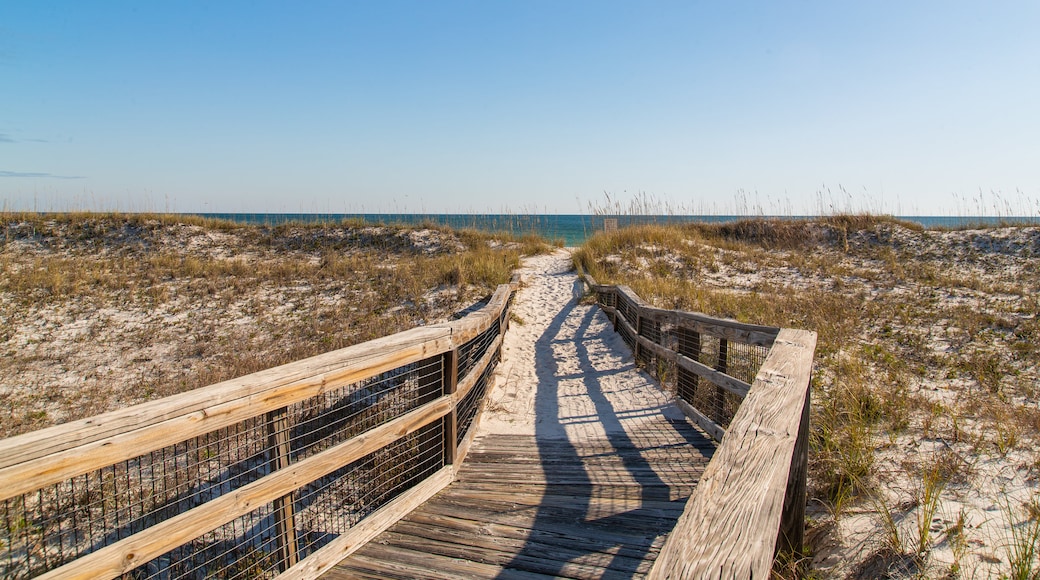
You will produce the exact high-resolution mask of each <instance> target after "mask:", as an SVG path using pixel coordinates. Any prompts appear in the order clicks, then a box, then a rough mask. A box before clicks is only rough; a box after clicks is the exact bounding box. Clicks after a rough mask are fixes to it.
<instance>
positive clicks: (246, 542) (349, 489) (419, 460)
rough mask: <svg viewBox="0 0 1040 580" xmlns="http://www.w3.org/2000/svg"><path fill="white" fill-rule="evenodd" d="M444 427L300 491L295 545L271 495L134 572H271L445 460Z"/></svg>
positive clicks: (294, 500)
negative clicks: (289, 542)
mask: <svg viewBox="0 0 1040 580" xmlns="http://www.w3.org/2000/svg"><path fill="white" fill-rule="evenodd" d="M444 432H445V431H444V422H443V420H438V421H434V422H433V423H431V424H429V425H427V426H425V427H422V428H420V429H418V430H416V431H415V432H414V433H411V434H410V435H407V436H405V437H403V438H401V439H398V440H397V441H395V442H393V443H390V444H389V445H387V446H385V447H383V448H380V449H378V450H376V451H374V452H372V453H370V454H368V455H366V456H365V457H363V458H361V459H358V460H357V461H354V462H353V463H351V464H349V465H346V466H344V467H342V468H340V469H338V470H336V471H334V472H332V473H330V474H328V475H326V476H324V477H321V478H319V479H317V480H315V481H313V482H311V483H309V484H307V485H305V486H303V487H301V488H299V489H297V490H296V491H295V492H293V493H292V494H291V496H290V497H289V498H288V501H289V502H291V506H292V513H293V516H292V528H291V530H289V531H288V532H287V534H291V537H292V539H293V540H292V541H294V542H295V544H296V545H295V546H294V548H293V549H288V548H286V547H285V546H284V543H285V539H284V538H285V537H286V536H284V535H282V534H281V529H280V527H279V525H280V524H279V519H278V518H277V517H276V516H277V509H278V508H277V503H276V502H269V503H267V504H265V505H263V506H261V507H260V508H259V509H257V510H254V511H252V512H250V513H248V514H246V515H244V516H241V517H239V518H236V519H235V520H233V521H231V522H229V523H227V524H225V525H223V526H220V527H218V528H216V529H215V530H213V531H211V532H209V533H207V534H204V535H203V536H201V537H199V538H196V539H194V540H192V541H191V542H188V543H187V544H184V545H182V546H179V547H178V548H176V549H174V550H171V551H169V552H167V553H166V554H164V555H162V556H160V557H158V558H155V559H154V560H152V561H151V562H148V563H147V564H145V565H143V566H141V567H139V568H138V569H137V570H135V572H134V577H135V578H144V579H152V578H156V579H158V578H164V579H165V578H169V579H180V578H191V579H194V578H229V579H231V578H267V577H272V576H274V575H276V574H277V573H278V572H279V571H282V570H284V569H286V568H288V567H289V566H290V565H291V564H292V563H293V562H295V561H297V560H298V559H302V558H304V557H306V556H307V555H309V554H311V553H313V552H315V551H316V550H318V549H320V548H321V547H323V546H325V545H326V544H328V543H329V542H331V541H332V540H333V539H335V538H336V537H338V536H339V535H341V534H343V533H344V532H346V531H348V530H349V529H350V528H351V527H352V526H354V525H356V524H357V523H358V522H360V521H361V520H362V519H363V518H364V517H365V516H367V515H369V514H371V513H372V512H374V511H375V510H377V509H379V508H380V507H382V506H384V505H386V504H387V503H388V502H390V501H391V500H393V499H394V498H396V497H397V496H399V495H400V494H401V493H403V492H404V491H406V490H408V489H410V488H411V487H413V486H414V485H416V484H417V483H419V482H421V481H422V480H424V479H425V478H427V477H429V476H430V475H432V474H433V473H435V472H436V471H437V470H438V469H440V468H441V467H443V466H444ZM282 525H284V524H282Z"/></svg>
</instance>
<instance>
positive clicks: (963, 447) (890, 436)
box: [575, 215, 1040, 578]
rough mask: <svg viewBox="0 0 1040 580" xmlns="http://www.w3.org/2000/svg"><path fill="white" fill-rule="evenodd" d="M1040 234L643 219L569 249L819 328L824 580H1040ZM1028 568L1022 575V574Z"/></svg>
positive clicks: (661, 299)
mask: <svg viewBox="0 0 1040 580" xmlns="http://www.w3.org/2000/svg"><path fill="white" fill-rule="evenodd" d="M1038 258H1040V228H1036V227H1012V226H1008V227H992V228H984V229H964V230H955V231H948V230H929V229H923V228H921V227H919V226H917V225H915V224H910V223H905V222H900V221H897V220H894V219H891V218H886V217H877V216H856V215H849V216H845V215H841V216H834V217H827V218H820V219H816V220H808V221H807V220H773V219H757V220H754V219H753V220H744V221H740V222H736V223H729V224H714V225H708V224H688V225H660V226H658V225H647V226H638V227H631V228H625V229H622V230H620V231H617V232H612V233H609V234H607V233H600V234H597V235H596V236H595V237H593V238H591V239H590V240H589V241H588V243H587V244H586V245H585V246H583V247H582V248H581V249H580V250H579V251H578V252H577V253H576V254H575V260H576V262H578V264H579V265H580V267H582V268H584V269H585V270H586V271H588V272H589V273H591V274H592V275H593V276H594V277H595V278H596V279H597V280H598V281H599V282H601V283H613V284H626V285H628V286H630V287H632V288H633V290H635V292H636V293H637V294H639V295H640V296H642V297H643V298H644V299H646V300H647V301H648V302H651V303H653V304H655V305H657V306H660V307H664V308H676V309H683V310H692V311H700V312H705V313H708V314H710V315H714V316H721V317H727V318H735V319H738V320H741V321H746V322H753V323H760V324H770V325H775V326H784V327H795V328H807V329H812V330H816V331H817V332H818V333H819V345H818V349H817V356H816V364H815V367H814V377H813V397H814V400H813V416H812V442H811V445H812V452H811V458H810V481H809V486H810V496H811V500H810V506H809V507H810V513H811V514H812V521H811V522H810V532H809V538H810V540H811V543H812V545H811V546H810V548H811V549H812V550H813V556H814V558H813V567H814V569H815V571H814V572H811V573H812V574H815V575H818V576H820V577H845V576H851V577H862V578H867V577H972V576H977V577H999V576H1005V577H1011V578H1037V577H1038V570H1040V562H1038V561H1037V558H1036V554H1037V543H1036V538H1037V534H1035V533H1033V531H1034V530H1035V529H1036V526H1037V523H1036V522H1037V521H1038V520H1037V518H1038V516H1040V514H1038V513H1036V510H1035V509H1030V507H1031V506H1035V505H1036V502H1037V497H1038V496H1037V481H1038V479H1040V452H1038V451H1037V449H1040V447H1038V446H1037V438H1038V437H1037V433H1038V431H1040V376H1038V370H1037V369H1038V368H1040V319H1038V311H1040V268H1037V267H1036V263H1037V260H1038ZM1023 570H1024V572H1023Z"/></svg>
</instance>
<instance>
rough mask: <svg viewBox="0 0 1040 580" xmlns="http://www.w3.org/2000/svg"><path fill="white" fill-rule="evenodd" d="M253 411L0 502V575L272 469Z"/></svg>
mask: <svg viewBox="0 0 1040 580" xmlns="http://www.w3.org/2000/svg"><path fill="white" fill-rule="evenodd" d="M265 427H266V421H265V419H264V418H262V417H254V418H251V419H248V420H246V421H242V422H239V423H236V424H234V425H231V426H229V427H225V428H221V429H217V430H215V431H212V432H210V433H207V434H205V435H201V436H199V437H194V438H192V439H189V440H186V441H183V442H180V443H177V444H175V445H170V446H167V447H163V448H161V449H158V450H156V451H152V452H149V453H145V454H143V455H139V456H137V457H134V458H132V459H129V460H126V461H122V462H119V463H117V464H114V465H110V466H107V467H104V468H101V469H98V470H94V471H91V472H88V473H86V474H83V475H80V476H76V477H72V478H69V479H66V480H64V481H62V482H59V483H56V484H53V485H49V486H46V487H44V488H42V489H38V490H36V491H33V492H30V493H26V494H22V495H20V496H16V497H13V498H9V499H7V500H5V501H3V502H2V503H0V520H2V522H3V526H2V529H0V542H2V545H0V577H2V578H23V577H31V576H35V575H37V574H39V573H42V572H44V571H46V570H50V569H53V568H57V567H59V566H61V565H63V564H66V563H68V562H71V561H72V560H74V559H76V558H78V557H80V556H83V555H85V554H88V553H91V552H94V551H96V550H98V549H100V548H103V547H105V546H107V545H110V544H113V543H115V542H117V541H119V540H121V539H123V538H126V537H128V536H131V535H133V534H135V533H138V532H140V531H142V530H144V529H146V528H148V527H151V526H153V525H155V524H157V523H159V522H162V521H164V520H167V519H169V518H171V517H173V516H176V515H178V514H180V513H183V512H185V511H187V510H189V509H191V508H193V507H196V506H198V505H201V504H202V503H205V502H207V501H210V500H212V499H215V498H217V497H219V496H221V495H224V494H226V493H229V492H231V491H233V490H234V489H237V488H239V487H241V486H243V485H246V484H248V483H250V482H252V481H255V480H257V479H259V478H260V477H262V476H263V475H265V474H266V473H268V471H269V465H268V461H267V454H266V439H267V438H266V429H265Z"/></svg>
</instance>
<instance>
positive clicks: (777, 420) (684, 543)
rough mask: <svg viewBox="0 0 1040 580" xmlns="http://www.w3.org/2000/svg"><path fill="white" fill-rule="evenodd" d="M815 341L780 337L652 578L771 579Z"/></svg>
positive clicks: (789, 334)
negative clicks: (769, 576)
mask: <svg viewBox="0 0 1040 580" xmlns="http://www.w3.org/2000/svg"><path fill="white" fill-rule="evenodd" d="M815 347H816V333H814V332H808V331H803V330H791V329H784V330H781V331H780V333H779V335H778V336H777V338H776V341H775V343H774V344H773V347H772V349H771V350H770V352H769V355H768V356H767V357H766V360H765V362H764V363H763V365H762V369H761V370H760V371H759V373H758V376H757V377H756V378H755V382H754V384H753V385H752V387H751V391H750V392H749V393H748V396H747V398H746V399H745V400H744V403H743V404H742V405H741V406H740V408H739V409H738V411H737V413H736V415H735V416H734V417H733V421H732V422H731V423H730V426H729V429H728V430H727V433H726V435H725V437H723V439H722V444H721V445H720V446H719V449H718V451H716V453H715V457H714V458H713V459H712V461H711V463H709V464H708V468H707V469H706V470H705V472H704V476H703V478H702V480H701V483H700V485H698V487H697V490H696V492H695V493H694V495H693V496H692V497H691V498H690V501H689V502H688V504H687V506H686V511H685V512H684V513H683V515H682V517H681V518H680V519H679V522H678V523H677V524H676V527H675V530H674V531H673V532H672V534H671V535H670V536H669V538H668V541H667V542H666V543H665V546H664V548H663V549H662V551H661V555H660V557H659V558H658V560H657V562H656V564H655V565H654V568H653V570H652V571H651V574H650V577H651V578H654V579H659V578H752V577H754V578H766V577H767V576H768V575H769V571H770V569H771V566H772V563H773V556H774V550H775V548H776V544H777V534H778V532H779V529H780V521H781V516H782V512H783V507H784V496H785V492H786V491H787V487H788V480H789V476H790V472H791V466H792V458H793V456H794V453H795V447H796V443H797V439H798V434H799V431H800V429H801V423H802V418H803V413H804V405H805V403H806V401H807V398H806V393H807V391H808V388H809V375H810V372H811V370H812V360H813V351H814V350H815Z"/></svg>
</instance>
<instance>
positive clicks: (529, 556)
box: [325, 417, 714, 580]
mask: <svg viewBox="0 0 1040 580" xmlns="http://www.w3.org/2000/svg"><path fill="white" fill-rule="evenodd" d="M642 429H643V432H642V433H633V434H631V435H628V436H625V437H624V438H617V440H615V441H611V440H609V439H596V440H589V441H582V442H580V443H577V444H572V443H570V442H567V441H560V440H538V439H536V438H535V437H532V436H505V435H488V436H483V437H480V438H477V439H476V440H475V441H474V443H473V447H472V449H471V451H470V454H469V456H468V458H467V459H466V461H465V463H463V464H462V465H461V466H460V469H459V472H458V475H457V478H456V481H455V482H454V483H452V484H451V485H450V486H448V487H447V488H445V489H444V490H443V491H442V492H441V493H439V494H437V495H436V496H434V497H433V498H431V499H430V500H429V501H427V502H426V503H424V504H423V505H422V506H420V507H419V508H418V509H416V510H415V511H413V512H412V513H411V514H409V515H408V516H407V517H405V518H404V519H402V520H401V521H400V522H398V523H397V524H396V525H394V526H393V527H391V528H390V529H389V530H388V531H387V532H386V533H384V534H381V535H380V536H378V537H377V538H375V539H374V540H373V541H372V542H370V543H369V544H368V545H366V546H364V547H363V548H361V549H359V550H358V551H357V552H355V553H354V554H353V555H351V556H349V557H347V558H345V559H344V560H343V561H342V562H340V563H339V564H337V565H336V566H335V567H334V568H332V569H331V570H330V571H329V572H328V573H327V574H326V576H325V578H328V579H333V580H342V579H346V578H366V579H374V578H550V577H552V578H561V577H562V578H640V577H644V576H645V575H646V574H648V573H649V572H650V569H651V566H652V563H653V561H654V559H655V558H656V557H657V555H658V553H659V552H660V550H661V548H662V546H663V545H664V538H665V535H666V534H667V533H668V532H669V531H670V530H671V528H672V527H673V526H674V524H675V522H676V520H677V518H678V517H679V516H680V515H681V514H682V513H683V510H684V507H685V504H686V498H687V497H689V495H690V494H691V493H693V491H694V489H695V486H696V484H697V481H698V479H699V478H700V476H701V473H702V472H703V470H704V469H705V467H706V465H707V462H708V460H709V459H710V457H711V453H712V451H713V449H714V444H713V443H712V442H711V440H710V438H709V437H707V435H705V434H704V433H703V432H701V431H699V430H698V429H697V428H696V427H694V426H693V425H692V424H691V423H689V422H686V421H681V422H677V421H674V420H671V421H670V420H667V419H665V418H664V417H661V418H660V419H659V420H658V421H655V422H653V423H648V424H647V425H645V426H644V427H643V428H642Z"/></svg>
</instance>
